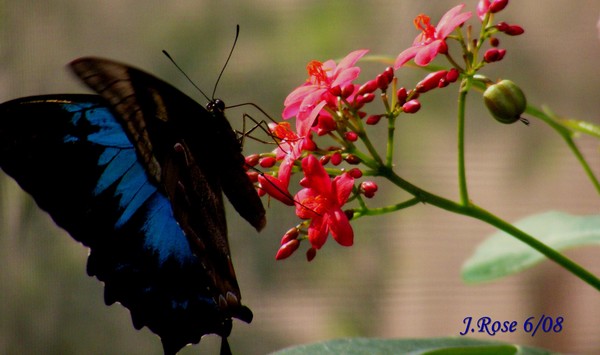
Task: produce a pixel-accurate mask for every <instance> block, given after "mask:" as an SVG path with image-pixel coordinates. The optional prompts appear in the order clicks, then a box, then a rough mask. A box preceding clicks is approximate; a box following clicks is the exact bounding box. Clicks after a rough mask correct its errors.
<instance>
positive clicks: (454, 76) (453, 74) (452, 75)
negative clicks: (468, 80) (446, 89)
mask: <svg viewBox="0 0 600 355" xmlns="http://www.w3.org/2000/svg"><path fill="white" fill-rule="evenodd" d="M459 76H460V73H459V72H458V70H457V69H456V68H452V69H450V70H448V74H446V81H447V82H449V83H453V82H455V81H456V80H458V77H459Z"/></svg>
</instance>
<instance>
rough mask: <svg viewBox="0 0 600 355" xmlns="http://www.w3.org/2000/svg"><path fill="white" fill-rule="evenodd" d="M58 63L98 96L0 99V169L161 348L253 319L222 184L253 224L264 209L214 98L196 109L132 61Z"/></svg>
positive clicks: (109, 298)
mask: <svg viewBox="0 0 600 355" xmlns="http://www.w3.org/2000/svg"><path fill="white" fill-rule="evenodd" d="M70 68H71V69H72V70H73V71H74V72H75V74H76V75H77V76H78V77H79V78H80V79H81V80H83V82H84V83H85V84H87V85H88V86H89V87H90V88H92V89H93V90H94V91H95V92H96V93H98V95H86V94H58V95H45V96H32V97H25V98H20V99H16V100H12V101H9V102H6V103H3V104H0V167H1V168H2V170H4V172H6V173H7V174H8V175H10V176H11V177H13V178H14V179H15V180H16V181H17V183H19V185H20V186H21V187H22V188H23V189H24V190H25V191H27V192H28V193H29V194H31V195H32V196H33V198H34V199H35V201H36V203H37V204H38V206H39V207H40V208H42V209H43V210H45V211H46V212H48V213H49V214H50V216H51V217H52V218H53V220H54V221H55V222H56V224H57V225H59V226H60V227H62V228H64V229H65V230H66V231H67V232H69V234H70V235H71V236H72V237H73V238H74V239H76V240H78V241H80V242H81V243H83V244H84V245H86V246H87V247H89V248H90V255H89V258H88V262H87V273H88V274H89V275H90V276H95V277H97V278H98V279H99V280H101V281H102V282H104V284H105V290H104V298H105V303H106V304H107V305H110V304H113V303H115V302H120V303H121V304H122V305H124V306H125V307H127V308H128V309H129V310H130V312H131V317H132V321H133V325H134V327H135V328H136V329H141V328H142V327H144V326H146V327H148V328H149V329H150V330H151V331H153V332H154V333H156V334H157V335H159V336H160V338H161V341H162V344H163V349H164V352H165V354H175V353H177V352H178V351H179V350H180V349H181V348H182V347H183V346H185V345H187V344H190V343H198V342H199V341H200V338H201V337H202V336H203V335H205V334H212V333H214V334H217V335H220V336H221V337H222V346H221V352H222V353H228V352H230V350H229V345H228V343H227V336H228V335H229V334H230V332H231V328H232V318H237V319H240V320H242V321H244V322H247V323H249V322H251V321H252V317H253V315H252V311H251V310H250V309H249V308H247V307H246V306H244V305H242V303H241V294H240V289H239V286H238V283H237V279H236V276H235V272H234V268H233V263H232V260H231V256H230V250H229V243H228V237H227V224H226V220H225V212H224V202H223V193H225V195H226V196H227V198H228V199H229V201H230V202H231V204H232V205H233V206H234V208H235V209H236V211H237V212H238V213H239V214H240V215H241V216H242V217H243V218H244V219H246V220H247V221H248V222H249V223H250V224H251V225H252V226H254V227H255V228H256V229H257V230H261V229H262V228H263V227H264V225H265V223H266V219H265V210H264V208H263V205H262V202H261V200H260V198H259V196H258V194H257V193H256V190H255V188H254V186H253V183H252V182H251V181H250V179H249V178H248V176H247V174H246V171H245V169H244V157H243V156H242V154H241V146H240V143H239V141H238V139H237V137H236V133H235V132H234V131H233V129H232V127H231V125H230V124H229V122H228V121H227V119H226V117H225V115H224V107H225V106H224V104H223V102H222V101H220V100H211V102H210V103H209V105H208V106H207V108H206V109H205V108H204V107H203V106H201V105H200V104H198V103H197V102H195V101H194V100H193V99H191V98H190V97H188V96H187V95H185V94H183V93H182V92H181V91H179V90H177V89H176V88H174V87H173V86H171V85H169V84H167V83H166V82H164V81H162V80H161V79H158V78H156V77H154V76H153V75H150V74H148V73H146V72H144V71H142V70H139V69H136V68H133V67H131V66H129V65H126V64H122V63H118V62H115V61H112V60H108V59H101V58H94V57H86V58H80V59H76V60H74V61H73V62H71V63H70Z"/></svg>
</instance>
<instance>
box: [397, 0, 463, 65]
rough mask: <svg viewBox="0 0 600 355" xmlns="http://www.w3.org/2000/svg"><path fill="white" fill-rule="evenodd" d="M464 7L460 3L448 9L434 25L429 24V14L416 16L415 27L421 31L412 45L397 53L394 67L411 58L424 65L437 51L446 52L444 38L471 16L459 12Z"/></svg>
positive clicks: (446, 47)
mask: <svg viewBox="0 0 600 355" xmlns="http://www.w3.org/2000/svg"><path fill="white" fill-rule="evenodd" d="M464 7H465V5H464V4H461V5H458V6H455V7H453V8H452V9H450V10H449V11H448V12H446V14H444V16H442V18H441V20H440V22H439V23H438V25H437V26H436V27H433V26H432V25H431V23H430V19H429V16H426V15H424V14H420V15H419V16H417V17H416V18H415V21H414V24H415V27H417V29H420V30H422V31H423V32H422V33H421V34H419V35H418V36H417V38H415V40H414V42H413V45H412V47H410V48H408V49H406V50H404V51H403V52H402V53H400V55H398V58H396V63H395V64H394V68H395V69H398V68H400V67H401V66H403V65H404V64H405V63H406V62H408V61H409V60H411V59H413V58H414V59H415V63H416V64H417V65H421V66H425V65H427V64H429V63H430V62H431V61H432V60H433V59H434V58H435V56H436V55H438V53H446V51H447V50H448V46H447V45H446V38H447V37H448V36H449V35H450V33H452V31H454V30H455V29H456V28H457V27H459V26H460V25H462V24H463V23H464V22H465V21H467V20H468V19H469V18H470V17H471V12H465V13H462V14H461V13H460V11H461V10H462V9H463V8H464Z"/></svg>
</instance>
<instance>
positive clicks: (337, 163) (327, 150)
mask: <svg viewBox="0 0 600 355" xmlns="http://www.w3.org/2000/svg"><path fill="white" fill-rule="evenodd" d="M507 3H508V0H481V1H480V2H479V4H478V6H477V16H478V17H479V19H480V20H481V24H482V26H483V31H481V33H482V35H481V36H480V38H477V39H473V38H471V33H470V26H469V28H468V29H467V35H466V39H465V36H464V35H463V33H462V26H463V24H464V23H465V22H466V21H467V20H469V19H470V18H471V12H464V11H463V10H464V7H465V6H464V5H462V4H461V5H458V6H456V7H454V8H452V9H450V10H449V11H448V12H447V13H446V14H445V15H443V16H442V17H441V19H440V21H439V22H438V24H437V25H436V26H433V25H432V24H431V19H430V17H428V16H426V15H424V14H420V15H418V16H417V17H416V18H415V20H414V24H415V27H416V28H417V29H418V30H419V31H420V33H419V34H418V36H417V37H416V38H415V40H414V41H413V43H412V45H411V46H410V47H409V48H408V49H406V50H404V51H402V52H400V54H399V55H398V56H397V58H396V60H395V62H394V65H393V67H387V68H385V69H384V70H383V71H382V72H380V74H378V75H377V76H376V77H375V78H373V79H370V80H367V81H366V82H363V83H362V84H357V83H356V81H357V79H358V77H359V74H360V71H361V70H360V68H359V67H358V66H357V65H356V64H357V63H358V61H359V60H360V59H361V58H363V57H364V56H365V55H366V54H367V53H368V50H366V49H360V50H356V51H353V52H351V53H350V54H348V55H347V56H346V57H345V58H343V59H342V60H341V61H339V62H338V63H336V62H335V61H333V60H327V61H325V62H320V61H317V60H313V61H311V62H310V63H309V64H308V65H307V72H308V78H307V79H306V81H305V82H304V83H303V84H302V85H300V86H299V87H297V88H296V89H294V90H293V91H292V92H291V93H290V94H289V95H288V97H287V98H286V99H285V102H284V110H283V113H282V117H283V119H284V121H282V122H278V123H271V124H269V132H270V134H271V136H272V138H273V139H274V140H275V141H276V143H277V147H276V148H275V149H274V150H273V151H271V152H268V153H263V154H255V155H251V156H249V157H247V159H246V162H247V164H248V165H249V166H256V165H260V167H261V168H263V169H265V168H266V169H270V171H267V172H264V173H262V174H257V175H256V181H257V183H258V185H257V188H258V191H259V194H261V195H268V196H269V197H271V198H273V199H276V200H278V201H280V202H282V203H283V204H284V205H287V206H290V207H292V206H293V207H295V213H296V215H297V216H298V217H299V218H300V219H301V220H302V222H300V223H299V224H298V225H296V226H294V227H293V228H291V229H290V230H289V231H288V232H286V233H285V235H284V236H283V238H282V240H281V246H280V248H279V250H278V252H277V254H276V259H278V260H279V259H285V258H287V257H289V256H290V255H292V254H293V253H294V252H295V251H296V250H297V249H298V248H299V245H300V242H301V241H303V240H308V242H309V243H310V247H309V248H308V250H307V253H306V255H307V258H308V260H309V261H310V260H312V259H313V258H314V257H315V256H316V253H317V250H319V249H321V248H322V247H323V245H324V244H325V242H326V240H327V237H328V236H329V235H331V236H332V237H333V239H334V240H335V241H336V242H338V243H339V244H340V245H343V246H350V245H352V244H353V242H354V232H353V229H352V227H351V225H350V220H351V219H353V218H354V219H355V218H358V217H360V216H363V215H367V214H377V213H375V212H373V211H374V210H372V209H369V208H368V207H367V204H366V200H365V199H370V198H373V197H374V196H375V194H376V192H377V190H378V185H377V184H376V183H375V182H374V181H372V180H362V179H363V177H365V176H383V177H384V178H385V177H386V175H385V171H386V169H391V168H392V165H393V164H392V153H393V149H392V148H393V130H394V123H395V120H396V118H397V117H399V116H400V115H401V114H414V113H416V112H418V111H419V110H420V109H421V101H420V98H421V96H422V95H424V94H426V93H428V92H430V91H431V90H434V89H437V88H444V87H446V86H448V85H450V84H451V83H454V82H456V81H457V80H459V79H461V78H462V79H463V80H464V78H473V77H474V75H475V73H476V72H477V71H478V70H479V69H481V68H482V67H483V66H484V65H486V64H489V63H493V62H497V61H499V60H501V59H502V58H503V57H504V56H505V54H506V51H505V50H504V49H499V48H498V45H499V40H498V39H497V38H496V37H494V35H495V34H496V33H505V34H507V35H510V36H514V35H518V34H521V33H523V29H522V28H521V27H519V26H517V25H508V24H506V23H504V22H501V23H498V24H496V25H493V24H492V22H491V21H492V19H493V15H494V14H496V13H498V12H500V11H501V10H502V9H504V7H506V5H507ZM450 40H453V41H456V42H458V43H459V44H460V46H459V48H461V50H462V53H461V55H460V57H461V58H463V60H464V63H463V64H462V65H461V64H459V61H456V60H455V59H454V57H453V56H452V55H451V48H450V46H449V43H448V42H449V41H450ZM485 42H489V43H490V45H491V48H490V49H488V50H487V51H486V52H485V53H484V54H483V56H481V58H480V56H479V55H478V53H479V51H480V49H481V48H482V46H483V44H484V43H485ZM438 54H443V55H444V56H445V57H446V58H447V60H448V62H449V63H450V66H449V67H448V69H444V70H437V71H434V72H430V73H429V74H427V75H426V76H425V77H424V78H423V79H422V80H421V81H419V82H418V83H416V84H415V85H414V86H407V87H404V86H400V85H398V79H397V78H396V76H395V70H399V69H400V68H402V67H403V66H404V65H405V64H406V63H407V62H409V61H410V60H414V62H415V64H417V65H419V66H427V65H428V64H430V63H431V62H432V61H433V60H434V59H435V58H436V57H437V56H438ZM377 97H379V98H380V99H381V100H382V102H383V104H384V107H385V110H384V111H383V112H376V113H371V114H368V113H367V112H368V110H367V108H370V106H368V104H369V103H371V102H372V101H374V100H375V99H376V98H377ZM378 107H379V106H378ZM379 110H381V109H379ZM291 118H295V129H293V128H292V124H290V122H289V119H291ZM382 120H385V121H387V122H388V124H387V128H388V130H389V132H390V133H389V134H388V142H387V149H386V153H385V157H382V156H380V155H379V153H378V152H377V150H376V149H375V148H374V145H373V144H372V143H371V141H370V140H369V136H368V134H367V133H368V132H367V127H370V126H377V125H378V123H379V122H381V121H382ZM372 129H375V128H372ZM323 136H326V137H329V138H330V139H331V140H333V141H334V142H335V145H333V146H328V147H322V146H320V144H319V142H318V141H320V137H323ZM359 143H360V144H361V147H362V149H361V147H359ZM298 172H301V173H302V174H303V178H301V179H300V181H299V184H300V187H301V189H299V191H298V192H296V193H295V194H292V193H291V192H290V186H291V181H292V179H291V177H292V175H293V174H295V173H298ZM253 174H255V173H253ZM361 180H362V181H361ZM351 201H355V202H356V203H357V205H358V206H356V207H353V208H351V209H346V210H344V206H345V205H346V204H348V203H349V202H351Z"/></svg>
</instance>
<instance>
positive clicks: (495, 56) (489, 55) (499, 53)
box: [483, 48, 506, 63]
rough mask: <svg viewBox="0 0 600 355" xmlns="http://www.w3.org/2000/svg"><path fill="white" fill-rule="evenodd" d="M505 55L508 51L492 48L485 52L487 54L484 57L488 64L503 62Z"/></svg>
mask: <svg viewBox="0 0 600 355" xmlns="http://www.w3.org/2000/svg"><path fill="white" fill-rule="evenodd" d="M505 54H506V49H498V48H490V49H488V50H487V51H485V54H484V55H483V60H484V61H485V62H486V63H493V62H497V61H499V60H502V58H504V55H505Z"/></svg>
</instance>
